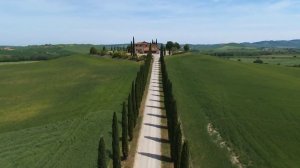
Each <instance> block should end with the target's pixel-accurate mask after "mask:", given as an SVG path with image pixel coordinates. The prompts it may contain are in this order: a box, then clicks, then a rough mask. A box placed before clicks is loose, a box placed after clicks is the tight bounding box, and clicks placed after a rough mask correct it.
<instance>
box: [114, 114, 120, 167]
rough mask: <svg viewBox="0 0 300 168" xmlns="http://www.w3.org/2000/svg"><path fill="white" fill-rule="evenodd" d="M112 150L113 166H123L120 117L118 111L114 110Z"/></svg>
mask: <svg viewBox="0 0 300 168" xmlns="http://www.w3.org/2000/svg"><path fill="white" fill-rule="evenodd" d="M112 150H113V168H121V161H120V146H119V130H118V118H117V114H116V112H114V117H113V124H112Z"/></svg>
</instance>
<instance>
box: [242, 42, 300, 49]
mask: <svg viewBox="0 0 300 168" xmlns="http://www.w3.org/2000/svg"><path fill="white" fill-rule="evenodd" d="M242 45H245V46H249V47H258V48H300V40H289V41H286V40H280V41H260V42H255V43H242Z"/></svg>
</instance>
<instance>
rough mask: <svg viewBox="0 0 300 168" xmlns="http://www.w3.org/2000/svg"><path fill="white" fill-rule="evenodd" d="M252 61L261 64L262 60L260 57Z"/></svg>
mask: <svg viewBox="0 0 300 168" xmlns="http://www.w3.org/2000/svg"><path fill="white" fill-rule="evenodd" d="M253 63H255V64H263V63H264V62H263V61H262V60H261V59H259V58H258V59H256V60H255V61H253Z"/></svg>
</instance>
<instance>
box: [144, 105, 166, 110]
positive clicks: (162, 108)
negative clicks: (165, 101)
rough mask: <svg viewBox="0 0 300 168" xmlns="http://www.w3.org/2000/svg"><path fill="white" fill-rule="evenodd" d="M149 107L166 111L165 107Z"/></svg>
mask: <svg viewBox="0 0 300 168" xmlns="http://www.w3.org/2000/svg"><path fill="white" fill-rule="evenodd" d="M147 107H151V108H156V109H161V110H164V109H165V108H164V107H158V106H149V105H147Z"/></svg>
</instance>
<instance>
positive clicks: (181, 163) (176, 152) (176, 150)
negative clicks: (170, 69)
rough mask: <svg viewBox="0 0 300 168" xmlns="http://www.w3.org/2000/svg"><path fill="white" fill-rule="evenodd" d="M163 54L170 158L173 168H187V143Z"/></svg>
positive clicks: (161, 57) (163, 80) (162, 63)
mask: <svg viewBox="0 0 300 168" xmlns="http://www.w3.org/2000/svg"><path fill="white" fill-rule="evenodd" d="M161 51H164V46H163V45H161ZM164 54H165V53H164V52H161V55H160V63H161V71H162V82H163V89H164V95H165V97H164V102H165V109H166V113H167V119H168V133H169V138H170V143H171V157H172V160H173V161H174V168H189V160H190V159H189V156H190V154H189V146H188V141H187V140H186V139H184V138H183V133H182V126H181V123H180V118H179V115H178V111H177V104H176V100H175V98H174V95H173V87H172V82H171V81H170V79H169V77H168V73H167V69H166V64H165V60H164Z"/></svg>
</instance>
